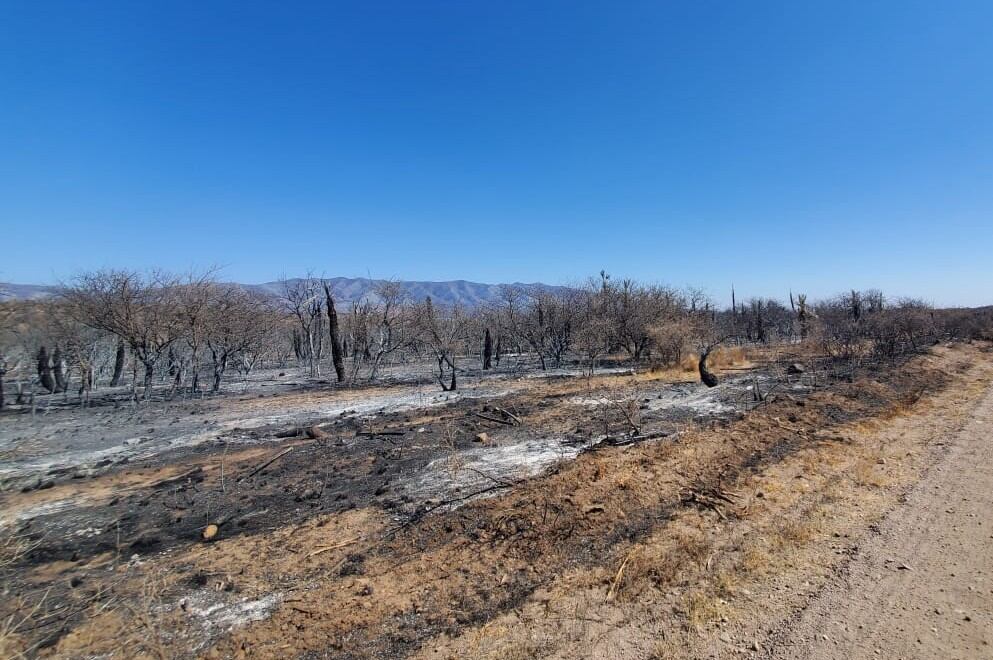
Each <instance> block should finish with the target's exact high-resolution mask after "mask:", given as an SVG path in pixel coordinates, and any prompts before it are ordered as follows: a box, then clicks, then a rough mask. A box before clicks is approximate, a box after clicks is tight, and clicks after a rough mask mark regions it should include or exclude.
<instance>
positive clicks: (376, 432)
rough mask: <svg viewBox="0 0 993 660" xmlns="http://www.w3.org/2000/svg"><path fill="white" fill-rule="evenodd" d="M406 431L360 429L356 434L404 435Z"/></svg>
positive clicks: (368, 435)
mask: <svg viewBox="0 0 993 660" xmlns="http://www.w3.org/2000/svg"><path fill="white" fill-rule="evenodd" d="M405 433H407V432H406V431H358V432H356V433H355V435H361V436H366V437H374V436H377V435H404V434H405Z"/></svg>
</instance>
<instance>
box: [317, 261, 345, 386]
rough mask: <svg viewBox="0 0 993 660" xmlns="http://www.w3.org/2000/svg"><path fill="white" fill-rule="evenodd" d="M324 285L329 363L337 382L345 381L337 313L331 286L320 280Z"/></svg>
mask: <svg viewBox="0 0 993 660" xmlns="http://www.w3.org/2000/svg"><path fill="white" fill-rule="evenodd" d="M321 284H322V285H324V297H325V300H326V301H327V312H328V331H329V332H330V334H331V362H332V363H333V364H334V373H335V375H336V376H337V377H338V382H339V383H340V382H342V381H344V380H345V360H344V356H343V354H342V353H343V349H342V347H341V334H340V331H339V329H338V311H337V310H336V309H335V306H334V296H332V295H331V284H330V282H328V281H327V280H321Z"/></svg>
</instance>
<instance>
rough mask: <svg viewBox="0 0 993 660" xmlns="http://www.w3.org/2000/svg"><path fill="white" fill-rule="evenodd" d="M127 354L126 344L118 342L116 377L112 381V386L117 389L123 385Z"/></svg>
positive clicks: (115, 358)
mask: <svg viewBox="0 0 993 660" xmlns="http://www.w3.org/2000/svg"><path fill="white" fill-rule="evenodd" d="M126 358H127V354H126V353H125V350H124V342H123V341H118V342H117V355H116V356H114V375H113V377H111V379H110V386H111V387H117V386H118V385H120V384H121V377H122V376H123V375H124V361H125V359H126Z"/></svg>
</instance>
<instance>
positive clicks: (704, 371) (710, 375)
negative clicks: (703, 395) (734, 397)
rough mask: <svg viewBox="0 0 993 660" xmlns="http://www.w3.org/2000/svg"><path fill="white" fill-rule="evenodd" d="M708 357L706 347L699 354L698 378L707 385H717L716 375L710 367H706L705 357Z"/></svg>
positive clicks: (708, 350) (708, 353) (708, 351)
mask: <svg viewBox="0 0 993 660" xmlns="http://www.w3.org/2000/svg"><path fill="white" fill-rule="evenodd" d="M708 357H710V349H709V348H708V349H707V350H705V351H704V352H703V353H702V354H701V355H700V363H699V365H698V366H699V368H700V380H701V381H702V382H703V384H704V385H706V386H707V387H717V383H718V381H717V376H716V375H715V374H714V372H712V371H711V370H710V369H708V368H707V358H708Z"/></svg>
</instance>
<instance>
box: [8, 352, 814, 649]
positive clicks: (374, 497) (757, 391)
mask: <svg viewBox="0 0 993 660" xmlns="http://www.w3.org/2000/svg"><path fill="white" fill-rule="evenodd" d="M724 361H725V366H726V367H727V371H726V374H725V377H724V378H723V382H722V384H721V385H720V386H718V387H716V388H712V389H711V388H707V387H705V386H704V385H703V384H701V383H699V382H698V379H697V377H696V374H694V373H692V372H682V371H679V370H676V371H665V372H643V373H635V372H633V371H631V370H630V368H627V367H617V368H613V369H611V368H607V369H606V370H603V371H602V372H601V373H596V374H594V375H592V376H590V375H588V374H584V373H582V372H580V371H579V370H569V369H558V370H550V371H547V372H542V371H540V370H538V369H521V368H518V369H515V370H513V371H506V372H504V373H496V374H492V375H486V376H485V377H483V376H476V377H473V376H472V375H471V374H469V375H467V377H466V378H465V379H464V380H463V384H462V388H461V389H460V390H459V391H457V392H439V391H438V389H437V387H436V386H434V385H432V384H430V383H425V382H423V381H419V380H418V379H417V378H416V377H412V376H411V377H406V378H399V379H396V381H394V382H391V383H387V384H381V385H376V386H367V387H348V388H333V387H329V386H328V384H327V383H326V382H325V383H321V382H314V381H313V380H307V379H304V378H300V379H294V378H293V377H292V376H287V375H286V373H285V372H281V373H278V374H277V373H272V374H268V375H260V376H257V377H256V378H255V379H254V381H253V382H252V383H246V384H245V385H244V387H243V388H242V390H241V392H240V393H231V394H227V395H221V396H216V397H210V398H199V399H188V400H184V399H183V398H181V397H177V398H174V399H172V400H150V401H145V402H140V403H138V402H136V401H134V400H129V399H128V398H127V397H126V395H124V394H120V393H114V392H108V393H106V394H105V396H104V397H103V398H102V399H96V400H94V401H93V402H92V403H91V405H90V407H88V408H79V407H78V406H74V405H69V404H64V403H63V402H60V401H59V400H58V397H57V396H53V397H52V399H53V400H52V401H47V402H43V403H42V404H41V405H40V406H38V407H37V408H36V410H35V412H34V414H30V413H29V412H27V411H21V412H20V414H8V415H7V416H6V417H5V418H4V426H3V429H2V432H0V436H2V442H3V444H4V456H3V458H4V460H3V464H2V474H3V479H4V491H3V493H2V495H0V501H2V503H3V513H2V516H3V525H4V529H5V533H6V537H5V538H6V539H7V541H6V544H7V546H8V547H7V548H6V552H7V559H5V567H4V568H5V571H6V576H7V579H6V589H7V594H8V596H10V598H9V599H8V600H7V602H8V604H17V605H18V606H20V608H22V609H23V608H24V607H29V606H30V607H34V606H37V610H36V611H34V612H33V613H31V617H30V618H31V621H30V622H26V625H22V626H20V627H19V629H18V633H19V634H18V635H17V639H18V640H20V641H21V642H22V643H24V644H25V645H26V648H30V649H34V651H35V652H38V653H45V652H51V651H52V650H57V649H58V648H59V646H60V644H61V643H62V642H63V640H64V638H65V637H66V635H68V634H70V633H71V632H72V630H73V629H74V628H75V627H76V626H78V625H80V624H81V623H83V622H85V621H86V620H87V619H88V617H89V616H91V615H92V613H93V611H94V610H98V609H100V608H101V607H107V608H110V609H111V610H113V609H114V608H119V607H122V606H124V603H125V602H127V601H129V600H131V599H133V598H135V597H137V596H139V595H140V590H139V592H138V593H128V592H127V589H128V587H126V586H125V584H124V582H130V581H131V577H132V576H131V573H132V572H134V571H141V572H144V571H145V570H148V569H149V568H150V567H151V566H152V565H155V564H160V563H163V564H169V565H171V564H172V562H173V561H175V559H176V557H177V553H180V554H182V553H184V552H188V551H189V550H190V549H191V548H211V547H219V546H218V545H217V544H218V543H219V542H222V541H225V542H234V543H239V542H240V541H241V540H245V541H246V542H247V540H248V539H255V540H258V539H263V538H268V537H270V536H271V535H272V534H274V533H280V532H285V531H286V530H288V529H292V528H294V527H295V526H300V525H311V524H314V523H315V521H324V520H331V519H346V518H354V517H355V516H362V517H366V516H368V517H372V518H375V519H376V520H377V521H378V523H377V526H378V527H379V528H381V529H380V533H382V534H383V535H384V537H383V538H384V542H385V540H389V539H395V538H397V537H398V535H400V534H404V533H409V531H410V530H413V529H417V528H418V527H419V526H420V525H422V524H423V523H424V522H425V521H427V520H431V519H433V518H436V517H438V516H444V515H446V514H450V512H452V511H454V510H456V509H458V508H460V507H462V506H465V505H467V504H474V503H475V502H476V501H481V500H484V499H485V498H490V497H493V496H498V495H500V494H501V493H502V492H504V491H507V490H512V489H515V488H517V487H520V486H522V485H524V484H526V483H527V482H528V480H529V479H535V478H541V477H542V476H543V475H547V474H549V473H550V472H555V471H557V470H559V469H560V468H561V466H562V465H565V464H568V463H569V462H570V461H572V460H574V459H576V458H577V457H578V456H580V455H581V454H585V453H596V452H600V451H603V450H606V449H611V450H613V449H614V447H615V446H628V447H630V446H634V445H636V444H640V443H643V442H652V443H656V442H661V443H671V442H678V441H679V440H678V439H679V437H680V435H681V434H683V433H685V432H686V431H687V430H688V429H692V428H698V427H700V426H701V425H704V426H711V425H713V424H718V425H725V426H726V425H727V424H729V423H731V422H732V421H733V420H736V419H740V418H741V417H742V415H744V414H745V413H746V412H747V411H748V410H749V409H751V408H753V407H754V406H756V405H759V404H760V403H764V402H763V399H765V402H768V401H769V400H774V399H775V397H776V396H783V395H789V396H801V397H802V396H804V395H806V393H808V392H810V391H812V390H813V389H814V387H813V384H814V382H815V380H816V376H815V375H813V374H808V375H807V376H806V377H794V378H792V379H789V382H786V379H784V376H783V373H782V368H781V365H779V364H778V363H777V364H773V363H770V362H768V361H762V360H759V361H757V362H756V363H751V362H748V361H746V360H745V359H744V357H743V356H742V355H741V353H740V351H739V352H737V354H736V355H735V356H732V355H730V354H728V355H727V356H725V357H724ZM770 393H771V395H770ZM333 541H334V539H331V540H329V541H327V542H320V543H318V544H317V545H315V546H314V548H313V549H312V550H311V551H310V552H313V550H317V551H318V554H317V555H315V558H316V557H323V556H324V554H325V553H326V555H327V557H326V558H328V559H330V558H335V560H336V561H338V562H339V563H341V559H340V558H339V557H338V555H340V552H333V551H332V550H333V549H328V545H329V544H331V545H333ZM340 541H341V540H340V539H339V540H338V542H340ZM342 547H344V546H342ZM305 554H306V553H305ZM308 556H309V555H308ZM349 557H351V558H349ZM362 563H363V562H362V560H361V559H360V558H358V557H357V556H356V557H353V556H352V555H347V556H346V557H345V560H344V564H343V566H342V567H341V568H340V570H339V572H340V571H342V570H343V571H344V572H345V573H347V572H348V571H349V570H354V571H356V572H361V564H362ZM352 564H354V565H355V566H354V567H353V568H349V567H350V566H352ZM163 570H164V571H166V575H168V579H166V580H165V581H166V582H167V583H168V585H169V586H168V587H167V588H165V590H164V591H163V592H162V594H159V596H158V598H160V599H161V603H160V604H159V605H158V607H159V608H160V609H161V611H160V612H159V613H160V614H162V613H165V612H169V613H172V614H177V613H180V612H183V611H184V610H183V608H182V607H181V606H180V604H181V603H183V602H184V599H188V598H191V597H192V598H199V597H202V596H197V595H196V594H201V593H202V592H204V590H205V589H207V587H208V586H209V584H208V583H212V582H213V579H212V577H211V574H209V573H204V572H203V571H202V570H200V569H197V568H195V567H192V566H188V567H186V568H184V569H177V568H175V567H173V568H169V569H164V568H163ZM181 575H182V576H185V577H183V579H179V576H181ZM122 580H123V581H124V582H122ZM240 591H241V588H240V587H239V585H238V584H237V580H233V581H231V582H230V583H226V584H225V585H224V587H223V589H222V590H221V592H220V594H219V595H218V597H219V598H220V599H221V600H220V601H219V602H216V603H213V604H212V605H210V606H205V607H206V609H207V610H211V611H212V612H213V614H211V615H204V619H205V620H204V621H203V622H200V625H201V626H206V627H207V628H208V629H209V631H208V632H206V633H203V632H201V633H195V631H196V630H197V627H196V625H194V626H193V629H192V631H189V630H188V631H187V632H191V633H195V634H194V636H193V638H191V639H188V640H186V641H185V642H182V643H180V638H182V637H184V635H185V633H184V632H182V630H181V629H182V628H183V626H181V629H180V630H177V631H175V632H174V633H171V635H173V636H174V641H175V642H176V643H177V646H176V647H175V649H176V651H177V652H178V651H180V650H182V649H183V648H185V649H186V650H187V651H190V652H192V651H193V650H195V649H196V648H201V649H202V648H203V647H204V645H205V644H206V643H208V642H212V641H213V639H214V637H215V636H216V635H220V634H222V633H223V632H225V630H226V626H227V624H216V625H215V623H211V621H212V620H213V619H212V618H211V617H212V616H213V617H214V618H216V616H214V614H216V615H217V616H222V615H223V616H228V615H230V614H231V613H230V612H228V609H227V608H230V607H234V608H235V609H236V610H237V608H238V607H239V605H238V603H239V602H240V600H239V598H236V597H235V596H234V594H233V593H232V592H240ZM207 593H208V594H210V595H211V600H212V601H213V600H216V599H215V598H214V594H213V593H212V592H211V590H209V589H207ZM270 597H272V602H271V603H270V605H271V606H272V607H275V606H276V604H277V602H279V601H281V600H282V596H279V597H273V596H272V594H267V595H264V596H263V598H262V600H263V601H265V598H270ZM241 600H244V597H242V598H241ZM258 600H259V599H258V598H256V599H254V601H258ZM228 601H230V602H228ZM254 601H253V600H252V599H249V601H246V602H254ZM110 602H113V603H116V605H109V604H108V603H110ZM222 602H223V603H226V604H223V606H222ZM265 602H268V601H265ZM32 604H33V605H32ZM215 607H216V608H217V609H216V610H212V609H211V608H215ZM259 607H261V606H259ZM250 609H251V608H250ZM263 609H265V608H263ZM205 611H206V610H205ZM252 612H254V610H252V611H246V612H245V615H244V618H246V620H247V619H251V618H253V617H254V616H255V615H254V614H252ZM9 614H11V612H8V615H9ZM256 614H259V615H260V616H261V612H256ZM223 616H222V618H223ZM231 616H234V615H231ZM235 618H238V617H235ZM194 623H195V622H194ZM230 623H231V626H232V627H233V626H235V624H236V623H239V624H240V619H239V621H237V622H236V621H232V622H230ZM197 634H200V635H204V634H205V635H207V636H206V637H203V638H201V639H199V641H197V639H196V635H197ZM176 635H178V636H176ZM191 644H192V645H191ZM46 649H47V651H46ZM70 655H71V654H70Z"/></svg>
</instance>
